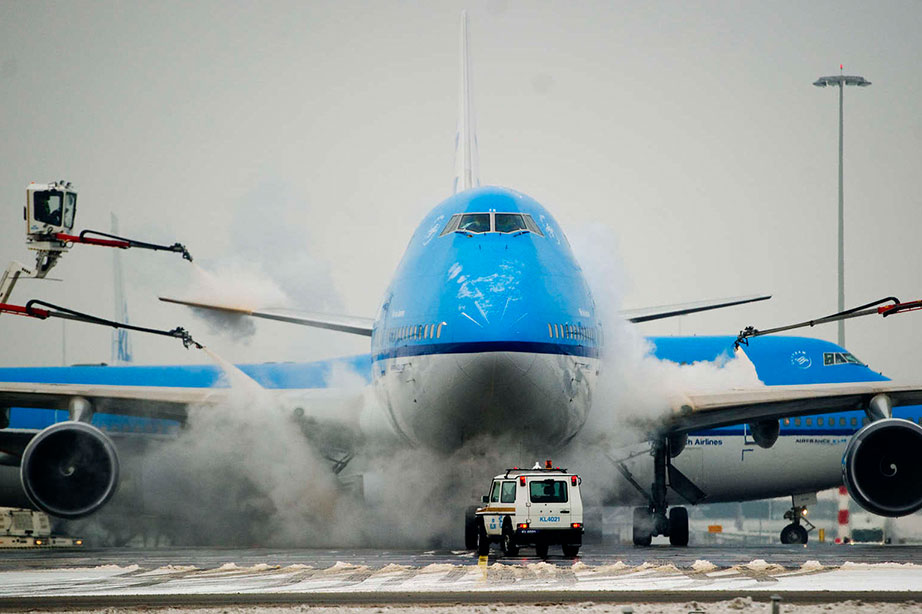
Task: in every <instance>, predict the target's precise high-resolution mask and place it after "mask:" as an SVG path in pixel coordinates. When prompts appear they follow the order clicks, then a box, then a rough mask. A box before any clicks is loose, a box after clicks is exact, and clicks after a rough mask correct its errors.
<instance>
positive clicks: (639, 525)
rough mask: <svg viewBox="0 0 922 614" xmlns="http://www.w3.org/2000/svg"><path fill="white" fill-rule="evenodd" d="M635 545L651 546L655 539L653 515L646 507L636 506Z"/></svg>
mask: <svg viewBox="0 0 922 614" xmlns="http://www.w3.org/2000/svg"><path fill="white" fill-rule="evenodd" d="M633 533H634V545H635V546H649V545H650V542H651V541H652V540H653V515H652V514H651V513H650V510H649V509H648V508H645V507H635V508H634V531H633Z"/></svg>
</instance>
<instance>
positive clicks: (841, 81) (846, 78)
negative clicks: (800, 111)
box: [813, 64, 871, 347]
mask: <svg viewBox="0 0 922 614" xmlns="http://www.w3.org/2000/svg"><path fill="white" fill-rule="evenodd" d="M839 71H840V74H838V75H835V76H832V77H820V78H819V79H817V80H816V81H814V82H813V85H815V86H816V87H826V86H827V85H838V86H839V311H844V310H845V199H844V196H843V194H842V132H843V131H842V99H843V92H844V91H845V86H846V85H858V86H860V87H867V86H869V85H871V82H870V81H868V80H867V79H865V78H864V77H858V76H852V75H843V74H841V71H842V65H841V64H839ZM838 342H839V345H841V346H843V347H844V346H845V320H839V338H838Z"/></svg>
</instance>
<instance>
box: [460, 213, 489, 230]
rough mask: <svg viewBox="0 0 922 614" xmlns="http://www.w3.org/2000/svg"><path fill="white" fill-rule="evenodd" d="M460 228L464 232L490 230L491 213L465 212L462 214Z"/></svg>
mask: <svg viewBox="0 0 922 614" xmlns="http://www.w3.org/2000/svg"><path fill="white" fill-rule="evenodd" d="M458 230H460V231H463V232H474V233H478V232H490V214H489V213H465V214H464V215H462V216H461V223H460V224H458Z"/></svg>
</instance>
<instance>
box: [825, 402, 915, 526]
mask: <svg viewBox="0 0 922 614" xmlns="http://www.w3.org/2000/svg"><path fill="white" fill-rule="evenodd" d="M842 477H843V479H844V480H845V487H846V488H848V494H850V495H851V496H852V499H854V500H855V502H856V503H858V505H860V506H861V507H863V508H864V509H866V510H867V511H869V512H871V513H872V514H878V515H880V516H906V515H907V514H912V513H913V512H915V511H917V510H919V509H922V426H919V425H918V424H915V423H913V422H909V421H908V420H901V419H898V418H889V419H886V420H877V421H875V422H872V423H871V424H869V425H867V426H866V427H864V428H863V429H861V430H860V431H858V432H857V433H855V435H854V436H853V437H852V438H851V441H849V442H848V446H847V447H846V448H845V456H843V457H842Z"/></svg>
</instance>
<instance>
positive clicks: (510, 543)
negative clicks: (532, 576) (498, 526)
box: [502, 518, 519, 556]
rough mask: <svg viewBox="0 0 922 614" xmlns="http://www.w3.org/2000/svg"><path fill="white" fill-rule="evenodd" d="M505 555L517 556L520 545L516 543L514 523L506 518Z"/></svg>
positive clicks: (504, 524) (504, 533)
mask: <svg viewBox="0 0 922 614" xmlns="http://www.w3.org/2000/svg"><path fill="white" fill-rule="evenodd" d="M502 544H503V555H505V556H517V555H518V554H519V547H518V546H517V545H516V544H515V533H513V532H512V523H511V522H509V519H508V518H507V519H506V522H504V523H503V542H502Z"/></svg>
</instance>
